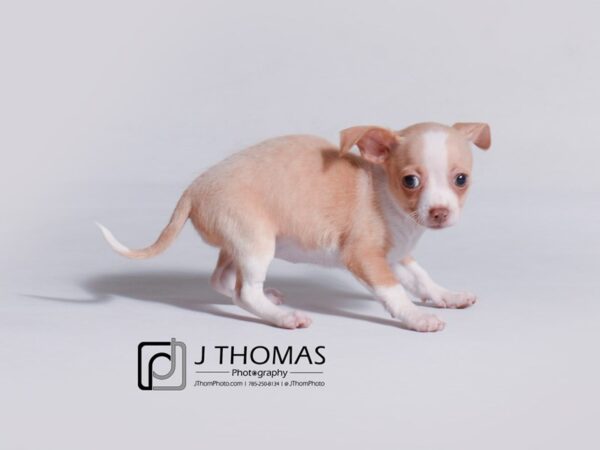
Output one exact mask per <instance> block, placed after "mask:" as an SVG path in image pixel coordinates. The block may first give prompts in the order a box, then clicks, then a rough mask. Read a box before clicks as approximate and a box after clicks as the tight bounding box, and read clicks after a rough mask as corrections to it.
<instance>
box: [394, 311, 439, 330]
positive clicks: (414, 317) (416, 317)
mask: <svg viewBox="0 0 600 450" xmlns="http://www.w3.org/2000/svg"><path fill="white" fill-rule="evenodd" d="M403 322H404V324H405V325H406V327H408V328H410V329H411V330H414V331H420V332H435V331H442V330H443V329H444V327H445V326H446V323H445V322H444V321H443V320H441V319H438V318H437V317H436V316H435V315H433V314H428V313H418V314H411V315H410V316H409V317H407V318H406V319H404V320H403Z"/></svg>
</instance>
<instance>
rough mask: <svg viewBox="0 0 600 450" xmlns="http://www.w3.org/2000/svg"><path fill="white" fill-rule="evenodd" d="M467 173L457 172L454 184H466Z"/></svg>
mask: <svg viewBox="0 0 600 450" xmlns="http://www.w3.org/2000/svg"><path fill="white" fill-rule="evenodd" d="M467 179H468V175H467V174H466V173H459V174H458V175H456V178H455V179H454V184H455V185H457V186H458V187H465V186H466V185H467Z"/></svg>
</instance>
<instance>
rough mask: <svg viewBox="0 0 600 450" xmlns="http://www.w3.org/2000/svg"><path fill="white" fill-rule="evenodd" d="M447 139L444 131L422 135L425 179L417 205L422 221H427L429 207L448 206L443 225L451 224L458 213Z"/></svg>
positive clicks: (456, 218)
mask: <svg viewBox="0 0 600 450" xmlns="http://www.w3.org/2000/svg"><path fill="white" fill-rule="evenodd" d="M447 140H448V133H446V132H445V131H428V132H427V133H425V134H424V135H423V164H424V165H425V169H426V170H427V181H426V183H425V187H424V189H423V192H422V193H421V197H420V199H419V206H418V211H419V216H420V219H421V221H422V223H429V220H428V217H429V211H430V209H431V208H440V207H442V208H448V210H449V215H448V219H447V221H446V223H445V225H453V224H454V223H455V222H456V221H457V220H458V216H459V214H460V207H459V203H458V197H457V196H456V193H455V192H454V190H453V189H452V186H450V173H449V171H448V170H449V168H448V147H447Z"/></svg>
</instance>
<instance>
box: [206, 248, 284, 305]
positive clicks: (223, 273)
mask: <svg viewBox="0 0 600 450" xmlns="http://www.w3.org/2000/svg"><path fill="white" fill-rule="evenodd" d="M235 280H236V268H235V264H234V262H233V257H232V256H231V255H230V254H229V253H228V252H227V251H226V250H223V249H222V250H221V252H220V253H219V260H218V261H217V267H215V270H214V272H213V274H212V276H211V277H210V284H211V285H212V287H213V289H214V290H215V291H217V292H218V293H219V294H223V295H224V296H226V297H229V298H233V294H234V293H235ZM264 293H265V295H266V296H267V298H268V299H269V300H270V301H271V302H272V303H274V304H276V305H281V304H282V303H283V298H284V296H283V294H282V293H281V292H280V291H279V290H277V289H275V288H268V287H267V288H264Z"/></svg>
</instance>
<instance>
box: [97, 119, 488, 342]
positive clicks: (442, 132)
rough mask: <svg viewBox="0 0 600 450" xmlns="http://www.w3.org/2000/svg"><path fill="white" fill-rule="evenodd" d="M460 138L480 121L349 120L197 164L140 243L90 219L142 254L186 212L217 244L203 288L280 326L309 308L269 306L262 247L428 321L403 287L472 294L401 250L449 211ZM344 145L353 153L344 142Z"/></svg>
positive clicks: (426, 297)
mask: <svg viewBox="0 0 600 450" xmlns="http://www.w3.org/2000/svg"><path fill="white" fill-rule="evenodd" d="M471 143H473V144H475V145H476V146H477V147H479V148H481V149H488V148H489V147H490V129H489V127H488V125H487V124H484V123H457V124H455V125H453V126H452V127H448V126H445V125H441V124H437V123H420V124H416V125H412V126H410V127H408V128H405V129H403V130H401V131H392V130H389V129H386V128H382V127H377V126H357V127H353V128H348V129H346V130H343V131H342V132H341V142H340V146H339V147H337V146H335V145H334V144H331V143H330V142H328V141H326V140H324V139H321V138H318V137H314V136H306V135H298V136H285V137H279V138H274V139H270V140H267V141H264V142H262V143H260V144H258V145H256V146H253V147H251V148H248V149H246V150H244V151H241V152H239V153H237V154H235V155H233V156H231V157H229V158H227V159H226V160H224V161H222V162H221V163H219V164H217V165H216V166H214V167H212V168H211V169H209V170H207V171H206V172H205V173H203V174H202V175H200V176H199V177H198V178H197V179H196V180H195V181H194V182H193V183H192V185H191V186H190V187H189V188H188V189H187V190H186V191H185V192H184V193H183V195H182V197H181V199H180V200H179V202H178V204H177V207H176V208H175V211H174V213H173V216H172V217H171V221H170V222H169V224H168V225H167V226H166V227H165V229H164V230H163V231H162V233H161V235H160V236H159V238H158V239H157V241H156V242H155V243H154V244H152V245H151V246H150V247H147V248H145V249H142V250H130V249H128V248H127V247H125V246H123V245H122V244H120V243H119V242H118V241H117V240H116V239H115V237H114V236H113V235H112V233H111V232H110V231H108V230H107V229H106V228H105V227H103V226H102V225H100V228H101V230H102V232H103V234H104V237H105V238H106V240H107V241H108V243H109V244H110V245H111V247H112V248H113V249H114V250H115V251H117V252H118V253H120V254H121V255H123V256H127V257H129V258H134V259H141V258H149V257H151V256H154V255H157V254H158V253H160V252H162V251H163V250H165V249H166V248H167V247H168V246H169V245H170V244H171V243H172V242H173V240H174V239H175V238H176V236H177V234H178V233H179V231H180V230H181V228H182V227H183V225H184V223H185V222H186V221H187V219H188V218H189V219H191V221H192V223H193V224H194V227H195V228H196V230H197V231H198V232H199V233H200V235H201V236H202V238H203V239H204V241H205V242H207V243H208V244H210V245H213V246H216V247H219V248H220V249H221V252H220V254H219V259H218V262H217V266H216V268H215V270H214V273H213V275H212V277H211V282H212V285H213V287H214V288H215V289H216V290H217V291H218V292H220V293H222V294H224V295H226V296H228V297H231V298H232V299H233V302H234V303H235V304H236V305H238V306H240V307H242V308H244V309H245V310H247V311H249V312H250V313H252V314H254V315H256V316H258V317H260V318H261V319H263V320H265V321H267V322H269V323H272V324H274V325H277V326H279V327H283V328H303V327H307V326H309V325H310V324H311V319H310V318H309V317H308V316H306V315H305V314H303V313H301V312H299V311H290V310H286V309H284V308H283V307H281V306H279V305H280V304H281V302H282V298H283V296H282V294H281V293H280V292H279V291H277V290H276V289H271V288H265V287H264V286H263V283H264V281H265V277H266V274H267V269H268V267H269V264H270V263H271V261H272V259H273V258H281V259H285V260H288V261H292V262H310V263H317V264H322V265H328V266H344V267H346V268H347V269H348V270H349V271H350V272H352V273H353V274H354V275H355V276H356V278H358V279H359V280H360V281H361V282H362V283H364V284H365V285H366V286H367V287H368V288H369V289H370V290H371V291H372V293H373V294H374V296H375V297H376V298H377V299H378V300H379V301H381V303H383V305H384V307H385V308H386V309H387V311H388V312H389V313H390V314H391V315H392V317H394V318H396V319H398V320H400V321H401V322H402V324H403V325H404V326H405V327H407V328H410V329H413V330H417V331H439V330H442V329H443V328H444V322H442V321H441V320H440V319H438V318H437V317H436V316H435V315H434V314H430V313H427V312H424V311H423V310H422V309H420V308H418V307H417V306H416V305H415V304H414V303H413V302H412V301H411V300H410V298H409V297H408V295H407V293H406V291H408V292H410V293H411V294H412V295H413V296H415V297H416V298H418V299H421V300H423V301H426V302H430V303H431V304H433V305H435V306H437V307H440V308H464V307H467V306H470V305H472V304H473V303H475V300H476V297H475V295H473V294H470V293H467V292H451V291H449V290H446V289H444V288H443V287H441V286H439V285H437V284H436V283H434V282H433V280H432V279H431V278H430V277H429V275H428V274H427V273H426V272H425V271H424V270H423V269H422V268H421V266H419V265H418V264H417V262H416V261H415V260H414V259H413V258H412V257H411V256H410V254H411V251H412V249H413V248H414V246H415V244H416V243H417V241H418V239H419V237H420V236H421V234H422V233H423V231H425V229H426V228H435V229H438V228H444V227H447V226H450V225H453V224H454V223H456V222H457V220H458V218H459V216H460V212H461V209H462V206H463V204H464V201H465V196H466V193H467V191H468V189H469V184H470V175H471V166H472V156H471V148H470V147H471V145H470V144H471ZM354 145H356V146H357V147H358V148H359V150H360V157H359V156H356V155H353V154H350V153H348V152H349V150H350V149H351V148H352V147H353V146H354Z"/></svg>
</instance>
